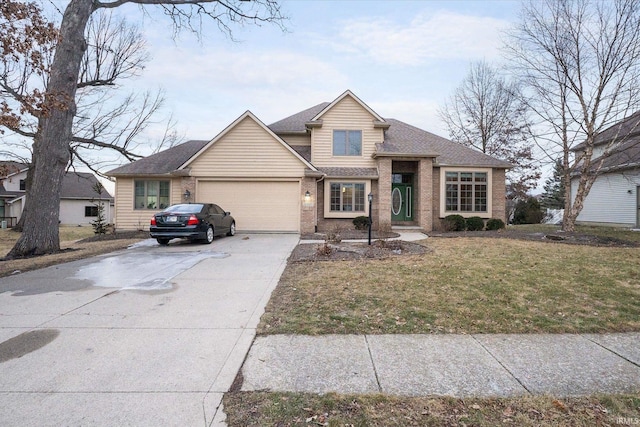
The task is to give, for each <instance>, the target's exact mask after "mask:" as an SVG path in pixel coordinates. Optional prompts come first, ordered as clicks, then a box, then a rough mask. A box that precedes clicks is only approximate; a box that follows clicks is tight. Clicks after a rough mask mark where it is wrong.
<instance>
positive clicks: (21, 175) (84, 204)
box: [0, 162, 114, 227]
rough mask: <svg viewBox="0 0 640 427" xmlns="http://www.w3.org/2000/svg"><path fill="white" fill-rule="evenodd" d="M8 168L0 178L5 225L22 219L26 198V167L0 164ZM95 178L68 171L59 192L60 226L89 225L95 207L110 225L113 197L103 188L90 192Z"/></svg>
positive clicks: (92, 219) (86, 174)
mask: <svg viewBox="0 0 640 427" xmlns="http://www.w3.org/2000/svg"><path fill="white" fill-rule="evenodd" d="M0 164H3V165H8V166H7V167H5V168H4V170H6V171H7V172H8V173H6V174H5V175H4V176H0V218H1V219H2V221H6V224H7V226H9V227H12V226H13V225H15V224H16V223H17V222H18V221H19V220H20V217H21V216H22V209H23V208H24V202H25V198H26V193H25V181H26V179H27V171H28V170H29V165H27V164H22V163H16V162H0ZM96 182H98V180H97V178H96V177H95V176H94V175H93V174H91V173H85V172H68V173H67V174H66V175H65V177H64V180H63V182H62V189H61V192H60V225H72V226H90V225H91V223H92V222H93V221H95V219H96V217H97V216H96V208H97V205H98V204H100V205H102V206H103V209H104V211H103V212H104V215H105V221H106V222H107V223H109V224H112V223H113V215H114V213H113V197H111V195H110V194H109V193H108V192H107V190H105V189H103V191H102V193H101V194H100V195H98V194H97V193H96V192H95V190H94V188H93V187H94V185H95V184H96Z"/></svg>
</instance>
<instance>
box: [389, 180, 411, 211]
mask: <svg viewBox="0 0 640 427" xmlns="http://www.w3.org/2000/svg"><path fill="white" fill-rule="evenodd" d="M391 179H392V181H391V182H392V184H391V221H412V220H413V175H412V174H399V173H398V174H395V173H394V174H393V175H392V176H391Z"/></svg>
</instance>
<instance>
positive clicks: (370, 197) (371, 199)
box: [367, 193, 373, 246]
mask: <svg viewBox="0 0 640 427" xmlns="http://www.w3.org/2000/svg"><path fill="white" fill-rule="evenodd" d="M367 198H368V199H369V246H371V222H372V221H371V202H373V194H372V193H369V195H368V196H367Z"/></svg>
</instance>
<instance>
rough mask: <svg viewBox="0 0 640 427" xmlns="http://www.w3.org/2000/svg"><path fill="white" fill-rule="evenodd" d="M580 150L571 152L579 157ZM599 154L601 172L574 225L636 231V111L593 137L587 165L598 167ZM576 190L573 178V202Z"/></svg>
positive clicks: (639, 173)
mask: <svg viewBox="0 0 640 427" xmlns="http://www.w3.org/2000/svg"><path fill="white" fill-rule="evenodd" d="M616 140H617V141H618V142H616ZM612 141H613V143H612ZM607 147H609V150H608V153H606V154H605V149H606V148H607ZM583 149H584V144H581V145H579V146H577V147H576V148H575V149H574V151H575V152H576V155H577V156H579V155H580V152H581V151H582V150H583ZM603 154H605V156H604V160H603V163H602V168H601V169H600V172H599V175H598V177H597V178H596V180H595V182H594V183H593V186H592V187H591V191H589V194H588V195H587V197H586V198H585V200H584V207H583V208H582V211H581V212H580V214H579V215H578V218H577V221H576V222H577V223H579V224H591V225H607V226H614V227H640V111H639V112H636V113H635V114H633V115H631V116H629V117H627V118H626V119H624V120H621V121H620V122H618V123H616V124H615V125H613V126H611V127H609V128H607V129H606V130H604V131H602V132H601V133H599V134H598V135H597V137H596V140H595V144H594V148H593V156H592V159H593V160H592V161H591V163H592V164H593V165H598V164H599V162H600V160H602V159H603ZM577 187H578V177H574V178H573V179H572V180H571V200H574V199H575V195H576V191H577Z"/></svg>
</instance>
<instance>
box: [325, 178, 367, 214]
mask: <svg viewBox="0 0 640 427" xmlns="http://www.w3.org/2000/svg"><path fill="white" fill-rule="evenodd" d="M364 187H365V185H364V183H340V182H333V183H331V190H330V199H331V200H330V211H331V212H364V204H365V195H364V193H365V188H364Z"/></svg>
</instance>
